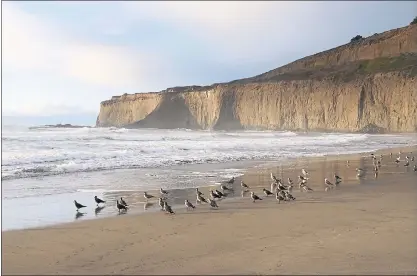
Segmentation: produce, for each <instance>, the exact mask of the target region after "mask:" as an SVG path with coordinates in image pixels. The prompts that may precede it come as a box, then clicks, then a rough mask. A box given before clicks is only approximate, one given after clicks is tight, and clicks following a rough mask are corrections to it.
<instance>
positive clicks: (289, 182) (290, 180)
mask: <svg viewBox="0 0 417 276" xmlns="http://www.w3.org/2000/svg"><path fill="white" fill-rule="evenodd" d="M288 185H290V186H292V185H293V182H292V179H291V178H289V177H288Z"/></svg>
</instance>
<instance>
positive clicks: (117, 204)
mask: <svg viewBox="0 0 417 276" xmlns="http://www.w3.org/2000/svg"><path fill="white" fill-rule="evenodd" d="M116 207H117V209H118V210H119V213H120V210H125V211H127V207H126V206H125V205H123V204H120V203H119V201H118V200H117V201H116Z"/></svg>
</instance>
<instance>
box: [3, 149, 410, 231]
mask: <svg viewBox="0 0 417 276" xmlns="http://www.w3.org/2000/svg"><path fill="white" fill-rule="evenodd" d="M413 149H414V152H416V153H417V145H412V146H405V147H404V146H401V147H395V148H387V149H380V150H373V151H364V152H360V153H346V154H339V155H335V154H329V155H322V156H311V157H298V158H294V159H284V160H282V161H277V160H271V159H263V160H262V159H261V160H249V161H248V160H245V161H242V162H237V161H233V162H229V163H227V164H230V165H232V166H233V167H234V168H235V167H237V170H241V173H239V174H241V175H240V176H237V177H236V181H235V186H236V185H237V186H240V184H239V183H240V181H241V180H242V179H245V178H246V177H245V175H248V174H249V175H259V174H264V175H265V176H264V178H265V179H266V181H269V174H270V173H271V172H273V173H274V175H276V176H277V177H278V178H282V175H281V174H282V170H287V171H288V168H290V167H294V166H297V164H298V165H300V164H305V165H307V166H308V164H310V163H315V162H323V161H324V160H326V161H327V162H333V161H336V160H347V159H349V158H358V157H359V156H362V155H364V154H366V153H375V154H384V155H387V154H389V153H390V152H392V153H393V158H394V156H397V155H398V151H399V150H402V151H403V152H408V151H413ZM205 165H206V164H193V165H190V166H191V167H192V166H203V167H204V166H205ZM215 165H224V164H215ZM190 166H187V165H186V166H184V167H180V166H176V167H175V169H186V170H187V169H189V167H190ZM293 180H294V182H296V181H295V180H296V179H294V178H293ZM236 183H237V184H236ZM283 183H284V184H286V178H285V179H283ZM196 187H198V188H199V189H200V190H202V191H208V190H209V189H210V188H212V187H216V188H217V189H219V184H218V182H216V183H210V184H208V183H207V181H205V184H203V185H196ZM234 188H236V187H234ZM238 188H239V187H238ZM266 188H267V189H269V184H268V185H266ZM133 191H134V192H135V202H134V207H135V208H134V209H131V210H129V212H128V213H127V214H126V215H128V216H138V215H144V214H146V213H158V212H159V209H158V207H159V206H158V204H157V201H150V202H149V204H147V206H146V207H145V205H146V202H144V201H143V200H142V199H143V198H142V193H143V191H144V190H132V192H133ZM146 191H147V192H148V193H151V194H153V195H159V191H157V190H154V189H149V190H146ZM169 191H172V192H174V193H177V194H179V196H184V195H190V196H191V199H193V198H194V197H193V196H194V194H195V192H194V191H195V187H192V188H187V187H186V188H175V189H170V190H169ZM126 192H129V191H126ZM92 194H93V193H92ZM205 194H206V198H207V193H205ZM138 195H139V196H138ZM239 197H240V195H236V194H231V196H230V197H228V198H226V200H227V201H229V200H231V199H233V200H236V199H239ZM124 198H125V197H124ZM138 198H140V199H138ZM191 201H192V202H193V200H191ZM139 204H143V205H142V206H143V208H140V207H141V206H138V205H139ZM171 205H172V207H173V208H174V209H178V208H179V209H184V208H185V207H184V204H183V201H179V200H178V199H175V202H173V203H172V204H171ZM131 206H132V205H131ZM104 208H107V209H108V208H113V209H114V210H116V208H115V206H112V205H110V206H109V207H108V206H106V205H105V206H104V207H103V208H101V209H99V212H101V211H102V209H104ZM74 214H75V212H74ZM84 214H85V213H84ZM97 215H98V213H96V216H95V217H85V218H84V217H83V215H80V216H79V217H77V216H76V217H75V219H74V220H73V221H64V222H52V223H48V224H46V225H39V226H34V227H20V228H12V229H5V230H3V229H2V233H5V232H10V231H19V230H31V229H45V228H49V227H54V226H59V225H63V224H64V225H66V224H72V223H79V222H83V221H92V220H97V219H108V218H111V217H114V216H116V215H117V211H114V212H113V213H112V214H108V213H107V214H102V216H97Z"/></svg>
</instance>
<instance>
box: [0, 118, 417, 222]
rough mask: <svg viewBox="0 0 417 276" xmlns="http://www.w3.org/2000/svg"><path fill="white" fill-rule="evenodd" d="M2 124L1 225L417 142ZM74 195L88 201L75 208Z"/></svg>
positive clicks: (64, 218)
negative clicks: (305, 160)
mask: <svg viewBox="0 0 417 276" xmlns="http://www.w3.org/2000/svg"><path fill="white" fill-rule="evenodd" d="M2 131H3V133H2V172H1V173H2V175H1V177H2V205H3V206H2V207H3V209H2V211H3V214H2V216H3V219H2V230H10V229H21V228H31V227H40V226H46V225H51V224H56V223H62V222H70V221H73V220H74V219H80V218H81V217H82V219H91V218H95V217H100V216H108V215H112V214H114V213H115V207H114V206H113V207H114V208H105V209H98V210H97V208H95V207H96V204H95V203H94V201H93V199H92V198H93V196H94V195H97V196H99V197H102V198H103V199H105V200H109V201H112V200H115V199H116V198H119V197H120V196H123V197H126V198H128V199H129V200H130V202H133V206H135V205H136V206H137V207H138V206H143V203H144V202H143V198H142V191H145V190H146V191H149V190H151V191H156V190H158V189H159V187H163V188H164V189H186V188H194V187H202V186H210V185H215V183H216V182H219V181H221V180H224V179H228V178H230V177H232V176H239V175H242V174H243V173H244V171H245V169H246V168H248V167H256V166H265V165H268V164H272V163H273V164H277V163H280V164H284V163H285V162H288V161H289V160H291V159H294V158H300V157H313V156H323V155H338V154H348V153H360V152H370V151H374V150H378V149H384V148H390V147H402V146H411V145H417V135H416V134H393V135H371V134H346V133H296V132H290V131H237V132H227V131H216V132H214V131H194V130H187V129H176V130H161V129H124V128H77V129H69V128H68V129H67V128H38V129H29V128H27V127H13V126H3V127H2ZM154 193H155V194H157V192H154ZM74 199H76V200H77V201H79V202H81V203H83V204H85V205H87V206H88V208H90V209H88V208H86V212H85V214H84V215H79V214H75V207H74V204H73V200H74ZM91 208H93V209H94V212H93V211H92V209H91ZM138 208H139V207H138ZM141 210H143V208H142V207H141ZM156 210H157V209H156ZM116 213H117V211H116Z"/></svg>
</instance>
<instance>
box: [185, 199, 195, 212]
mask: <svg viewBox="0 0 417 276" xmlns="http://www.w3.org/2000/svg"><path fill="white" fill-rule="evenodd" d="M185 208H187V210H188V209H190V208H191V209H195V206H194V205H193V204H192V203H191V202H189V201H188V199H186V200H185Z"/></svg>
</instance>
